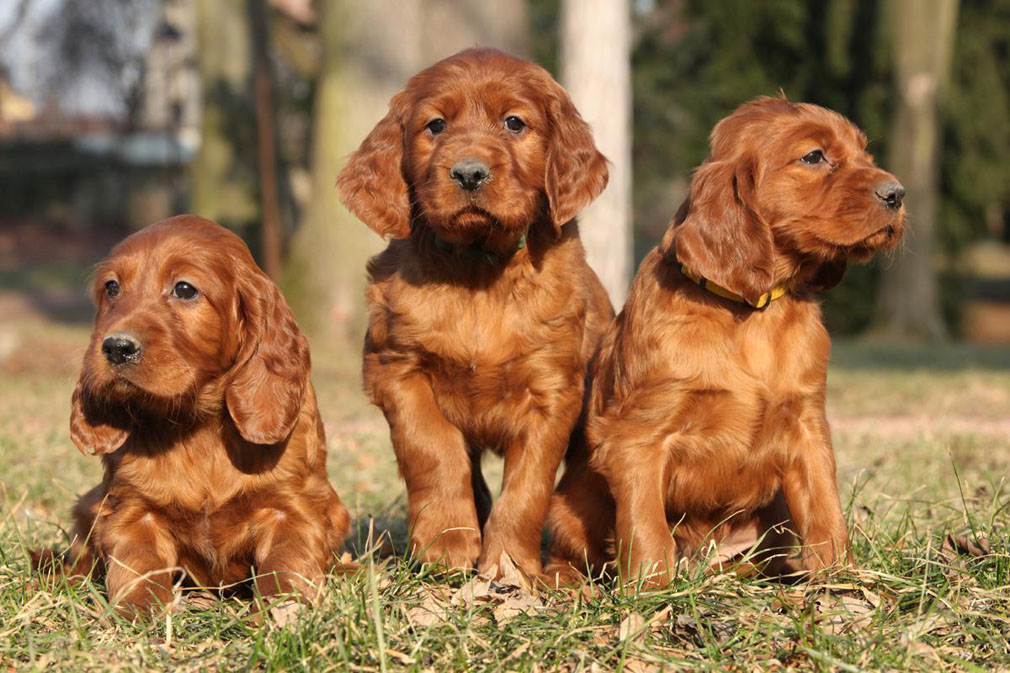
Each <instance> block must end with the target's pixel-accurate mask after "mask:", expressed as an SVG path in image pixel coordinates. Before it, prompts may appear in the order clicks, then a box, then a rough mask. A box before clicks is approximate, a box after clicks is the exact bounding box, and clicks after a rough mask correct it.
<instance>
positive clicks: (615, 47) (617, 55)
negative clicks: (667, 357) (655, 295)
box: [561, 0, 632, 310]
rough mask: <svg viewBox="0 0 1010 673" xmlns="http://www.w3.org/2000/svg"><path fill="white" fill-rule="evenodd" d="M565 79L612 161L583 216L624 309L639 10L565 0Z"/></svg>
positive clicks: (587, 240) (590, 253) (593, 260)
mask: <svg viewBox="0 0 1010 673" xmlns="http://www.w3.org/2000/svg"><path fill="white" fill-rule="evenodd" d="M561 81H562V83H563V84H564V85H565V87H566V88H567V89H568V93H569V94H571V96H572V100H574V101H575V106H576V107H577V108H578V109H579V112H581V113H582V116H583V117H584V118H585V120H586V121H587V122H589V125H590V126H591V127H592V128H593V135H594V137H595V138H596V144H597V146H598V147H599V148H600V151H601V152H603V154H604V155H606V157H607V158H608V159H609V160H610V162H611V166H610V182H609V184H608V186H607V189H606V190H605V191H604V192H603V194H602V195H601V196H600V197H599V198H598V199H597V200H596V201H595V202H594V203H593V204H592V205H590V206H589V207H588V208H586V209H585V210H584V211H583V212H582V214H581V215H579V231H580V232H581V234H582V241H583V243H584V244H585V246H586V254H587V257H588V259H589V264H590V265H591V266H592V267H593V269H595V270H596V273H597V274H598V275H599V276H600V280H601V281H603V286H604V287H605V288H607V292H608V293H609V294H610V300H611V301H612V302H613V304H614V306H615V308H617V310H620V308H621V306H622V305H623V304H624V298H625V295H626V294H627V291H628V281H629V279H630V277H631V264H632V259H631V257H632V227H631V8H630V6H629V3H628V2H627V0H562V2H561Z"/></svg>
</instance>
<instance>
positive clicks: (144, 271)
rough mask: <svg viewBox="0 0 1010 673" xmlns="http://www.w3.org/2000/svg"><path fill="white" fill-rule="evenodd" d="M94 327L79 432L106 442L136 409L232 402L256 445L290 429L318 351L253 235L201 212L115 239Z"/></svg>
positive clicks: (176, 413)
mask: <svg viewBox="0 0 1010 673" xmlns="http://www.w3.org/2000/svg"><path fill="white" fill-rule="evenodd" d="M92 291H93V296H94V300H95V303H96V306H97V309H98V311H97V315H96V317H95V327H94V332H93V333H92V336H91V343H90V345H89V347H88V350H87V352H86V354H85V356H84V363H83V367H82V369H81V376H80V380H79V381H78V383H77V386H76V388H75V390H74V394H73V400H72V412H71V437H72V439H73V441H74V443H75V444H76V445H77V447H78V449H80V450H81V451H82V452H84V453H90V454H96V453H109V452H111V451H115V450H116V449H117V448H119V447H120V446H121V445H122V444H123V442H124V441H126V438H127V436H128V435H129V433H130V431H131V429H132V426H133V423H134V419H136V418H145V419H148V420H149V421H152V422H156V420H157V419H158V418H165V419H172V422H177V423H178V422H180V420H181V419H198V418H201V417H209V416H211V415H213V414H216V413H219V412H220V411H221V408H222V405H225V404H226V405H227V408H228V413H229V415H230V416H231V419H232V420H233V422H234V423H235V426H236V428H237V429H238V431H239V433H240V434H241V435H242V437H243V438H245V439H246V440H247V441H249V442H252V443H256V444H272V443H276V442H279V441H281V440H283V439H284V438H285V437H287V436H288V434H290V432H291V429H292V428H293V427H294V423H295V421H296V419H297V415H298V411H299V409H300V408H301V405H302V401H303V400H304V397H305V389H306V386H307V384H308V372H309V366H310V364H309V354H308V345H307V343H306V341H305V338H304V336H303V335H302V334H301V332H300V331H298V328H297V326H296V325H295V322H294V317H293V316H292V315H291V311H290V309H288V307H287V304H286V303H285V302H284V299H283V297H282V296H281V294H280V291H279V290H278V289H277V287H276V286H275V285H274V284H273V283H272V282H271V281H270V280H269V278H267V277H266V275H265V274H263V272H262V271H260V269H259V268H258V267H257V266H256V264H255V262H254V261H253V259H252V256H251V255H250V253H249V249H248V248H247V247H246V245H245V243H243V242H242V240H241V239H240V238H239V237H238V236H236V235H235V234H233V233H231V232H229V231H228V230H227V229H224V228H223V227H220V226H218V225H217V224H214V223H213V222H210V221H209V220H204V219H202V218H198V217H193V216H180V217H175V218H172V219H169V220H165V221H163V222H159V223H157V224H154V225H151V226H150V227H147V228H146V229H144V230H142V231H139V232H137V233H136V234H133V235H132V236H130V237H128V238H127V239H126V240H124V241H123V242H122V243H120V244H119V245H117V246H116V247H115V248H114V249H113V251H112V252H111V254H110V255H109V257H108V258H106V259H105V260H104V261H103V262H101V264H99V266H98V268H97V271H96V273H95V278H94V284H93V288H92Z"/></svg>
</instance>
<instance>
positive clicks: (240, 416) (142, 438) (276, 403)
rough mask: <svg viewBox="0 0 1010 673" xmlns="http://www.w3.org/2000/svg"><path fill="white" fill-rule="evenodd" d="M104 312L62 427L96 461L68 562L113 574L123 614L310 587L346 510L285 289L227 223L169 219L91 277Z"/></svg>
mask: <svg viewBox="0 0 1010 673" xmlns="http://www.w3.org/2000/svg"><path fill="white" fill-rule="evenodd" d="M93 296H94V299H95V302H96V304H97V306H98V315H97V316H96V318H95V328H94V332H93V334H92V336H91V344H90V346H89V347H88V350H87V352H86V354H85V356H84V366H83V368H82V369H81V377H80V381H78V383H77V387H76V388H75V390H74V393H73V402H72V410H71V415H70V436H71V439H73V442H74V444H75V445H76V446H77V448H78V449H80V450H81V452H82V453H85V454H89V455H101V456H102V463H103V465H104V467H105V477H104V479H103V480H102V483H101V484H99V485H98V486H96V487H95V488H93V489H92V490H91V491H89V492H88V493H87V494H85V495H84V496H83V497H81V499H80V500H79V501H78V503H77V506H76V507H75V508H74V518H75V523H76V526H75V537H74V541H73V546H72V548H71V550H70V552H69V553H68V554H66V555H65V557H64V558H62V559H56V558H55V557H54V556H53V555H52V553H51V552H43V553H41V554H35V561H36V564H49V563H52V562H54V561H57V562H58V563H59V564H60V565H62V566H63V570H64V571H65V572H67V573H68V574H82V573H88V572H90V571H91V570H92V567H93V566H95V565H96V564H97V566H98V569H99V570H100V571H102V572H104V573H105V583H106V586H107V587H108V591H109V600H110V602H111V603H113V604H115V605H117V606H118V608H119V609H120V610H121V611H122V612H125V613H134V614H135V613H143V612H146V611H148V610H149V609H150V608H152V607H154V606H155V605H156V604H162V605H164V604H167V603H168V602H169V601H170V600H171V598H172V587H173V585H174V584H175V583H176V582H177V581H179V580H180V579H181V577H180V574H181V573H185V576H186V578H187V579H188V581H189V583H192V584H197V585H200V586H221V585H231V584H235V583H238V582H242V581H244V580H247V579H249V578H250V577H251V576H253V575H259V576H260V577H259V578H258V582H259V588H260V590H261V592H262V593H263V594H264V595H267V596H269V595H273V594H277V593H286V592H289V591H292V590H295V591H301V592H312V591H315V590H318V589H319V588H320V587H321V585H322V582H323V579H324V574H325V572H326V570H327V568H329V567H330V566H331V565H332V564H333V562H334V561H335V554H337V553H339V550H340V547H341V545H342V544H343V543H344V539H345V538H346V537H347V533H348V531H349V528H350V518H349V516H348V514H347V510H346V509H345V508H344V506H343V504H342V503H341V502H340V498H338V497H337V494H336V493H335V492H334V491H333V488H332V487H331V486H330V483H329V481H328V480H327V477H326V440H325V437H324V435H323V424H322V419H321V418H320V417H319V410H318V408H317V407H316V396H315V392H314V391H313V389H312V384H311V383H309V368H310V366H309V347H308V343H307V342H306V340H305V337H304V336H303V335H302V333H301V332H300V331H299V329H298V326H297V325H296V324H295V320H294V316H293V315H292V314H291V311H290V309H288V305H287V303H286V302H285V301H284V297H282V296H281V293H280V290H278V289H277V286H276V285H274V284H273V282H272V281H271V280H270V279H269V278H268V277H267V276H266V275H265V274H264V273H263V272H262V271H260V269H259V267H257V266H256V263H255V262H254V261H253V258H252V255H250V254H249V249H248V248H247V247H246V245H245V243H243V242H242V240H241V239H240V238H239V237H238V236H236V235H235V234H233V233H231V232H230V231H228V230H227V229H224V228H223V227H220V226H218V225H217V224H214V223H213V222H211V221H209V220H205V219H202V218H199V217H193V216H180V217H174V218H172V219H169V220H165V221H163V222H159V223H157V224H153V225H151V226H149V227H147V228H146V229H144V230H142V231H139V232H137V233H136V234H133V235H132V236H130V237H129V238H127V239H126V240H124V241H123V242H122V243H120V244H119V245H117V246H116V247H115V249H113V251H112V253H111V254H110V255H109V256H108V257H107V258H106V259H105V260H104V261H103V262H102V263H101V264H99V265H98V267H97V270H96V272H95V283H94V287H93Z"/></svg>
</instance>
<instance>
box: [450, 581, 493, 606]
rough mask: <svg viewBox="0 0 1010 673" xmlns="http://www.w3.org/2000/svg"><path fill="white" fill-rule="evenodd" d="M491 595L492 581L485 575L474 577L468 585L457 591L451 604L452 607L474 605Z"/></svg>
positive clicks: (451, 599)
mask: <svg viewBox="0 0 1010 673" xmlns="http://www.w3.org/2000/svg"><path fill="white" fill-rule="evenodd" d="M490 594H491V580H490V579H488V578H487V577H484V576H483V575H474V576H473V577H472V578H470V579H469V580H468V581H467V582H466V584H464V585H463V586H461V587H460V588H459V589H457V590H456V593H454V594H453V595H452V598H450V599H449V602H450V603H451V604H452V605H473V604H474V603H476V602H477V601H479V600H484V599H486V598H487V597H488V596H489V595H490Z"/></svg>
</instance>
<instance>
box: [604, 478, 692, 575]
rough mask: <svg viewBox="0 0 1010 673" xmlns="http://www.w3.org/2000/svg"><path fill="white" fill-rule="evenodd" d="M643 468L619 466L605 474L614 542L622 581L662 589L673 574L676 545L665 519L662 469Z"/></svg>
mask: <svg viewBox="0 0 1010 673" xmlns="http://www.w3.org/2000/svg"><path fill="white" fill-rule="evenodd" d="M645 468H646V466H644V465H640V466H639V468H638V469H636V468H634V467H630V468H629V466H623V469H621V468H618V470H616V471H614V470H612V471H611V472H610V474H609V475H608V483H609V484H610V490H611V492H612V493H613V495H614V501H615V502H616V504H617V525H616V529H615V533H616V540H615V543H616V545H617V556H618V559H619V563H620V567H621V572H622V573H623V574H624V577H625V578H626V579H628V580H631V581H634V580H638V579H643V580H645V581H646V583H647V584H651V585H657V586H663V585H666V584H667V583H669V582H670V580H672V579H673V577H674V575H675V574H676V572H677V559H678V554H677V544H676V542H675V541H674V539H673V535H672V534H671V533H670V524H669V521H668V520H667V518H666V496H665V492H664V488H663V479H662V470H659V469H657V468H658V466H656V465H653V466H652V469H645Z"/></svg>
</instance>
